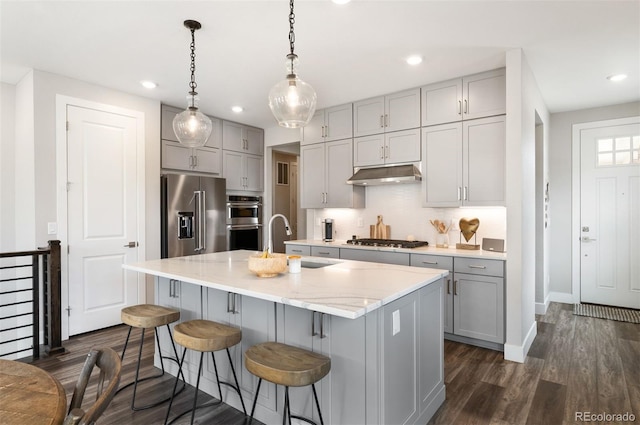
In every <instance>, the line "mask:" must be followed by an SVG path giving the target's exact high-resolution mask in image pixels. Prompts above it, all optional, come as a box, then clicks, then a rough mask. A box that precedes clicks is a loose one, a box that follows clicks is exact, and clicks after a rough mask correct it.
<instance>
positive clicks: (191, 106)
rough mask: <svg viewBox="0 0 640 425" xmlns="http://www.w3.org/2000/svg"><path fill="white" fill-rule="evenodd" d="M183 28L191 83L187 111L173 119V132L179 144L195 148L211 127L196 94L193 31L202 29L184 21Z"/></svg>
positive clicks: (206, 138) (196, 24)
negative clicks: (187, 35)
mask: <svg viewBox="0 0 640 425" xmlns="http://www.w3.org/2000/svg"><path fill="white" fill-rule="evenodd" d="M184 26H185V27H187V28H188V29H189V30H190V31H191V46H190V48H191V81H190V82H189V88H190V89H191V90H190V91H189V94H188V95H187V109H186V110H184V111H183V112H181V113H179V114H178V115H176V116H175V117H174V118H173V131H174V132H175V133H176V136H177V137H178V140H179V141H180V143H181V144H183V145H185V146H188V147H191V148H196V147H199V146H204V144H205V143H207V140H208V139H209V136H210V135H211V130H212V129H213V125H212V124H211V119H209V117H208V116H206V115H205V114H203V113H202V112H200V111H198V100H199V99H198V97H197V95H198V92H196V87H197V86H198V84H196V77H195V72H196V39H195V31H196V30H199V29H200V28H202V25H200V22H198V21H192V20H186V21H184Z"/></svg>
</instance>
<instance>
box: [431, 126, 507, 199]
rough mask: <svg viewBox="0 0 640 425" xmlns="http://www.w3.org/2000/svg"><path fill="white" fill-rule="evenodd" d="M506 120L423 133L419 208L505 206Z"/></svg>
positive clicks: (434, 127)
mask: <svg viewBox="0 0 640 425" xmlns="http://www.w3.org/2000/svg"><path fill="white" fill-rule="evenodd" d="M505 140H506V139H505V116H504V115H501V116H496V117H489V118H483V119H477V120H470V121H465V122H458V123H451V124H442V125H437V126H431V127H425V128H423V129H422V152H423V159H422V165H423V167H422V168H423V172H424V176H425V178H423V180H422V194H423V206H425V207H458V206H501V205H505V186H506V171H505V169H506V168H505V167H506V157H505V149H506V147H505Z"/></svg>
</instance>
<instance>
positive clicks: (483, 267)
mask: <svg viewBox="0 0 640 425" xmlns="http://www.w3.org/2000/svg"><path fill="white" fill-rule="evenodd" d="M469 268H470V269H486V268H487V266H475V265H473V264H469Z"/></svg>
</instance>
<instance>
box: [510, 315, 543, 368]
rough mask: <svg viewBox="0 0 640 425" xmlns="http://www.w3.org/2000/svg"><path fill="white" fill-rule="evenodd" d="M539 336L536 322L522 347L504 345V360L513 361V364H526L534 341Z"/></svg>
mask: <svg viewBox="0 0 640 425" xmlns="http://www.w3.org/2000/svg"><path fill="white" fill-rule="evenodd" d="M537 334H538V327H537V323H536V322H535V321H534V322H533V323H532V324H531V327H530V328H529V332H527V336H526V337H525V339H524V341H523V342H522V345H514V344H505V345H504V358H505V360H511V361H512V362H518V363H524V359H525V358H526V357H527V353H528V352H529V348H531V344H533V340H534V339H536V335H537Z"/></svg>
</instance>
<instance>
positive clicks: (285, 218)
mask: <svg viewBox="0 0 640 425" xmlns="http://www.w3.org/2000/svg"><path fill="white" fill-rule="evenodd" d="M276 217H282V219H283V220H284V230H285V231H286V232H287V236H291V228H290V227H289V220H287V217H285V216H284V215H282V214H274V215H273V216H272V217H271V220H269V242H268V244H267V249H268V250H269V253H273V240H272V239H271V230H272V228H273V219H274V218H276Z"/></svg>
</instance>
